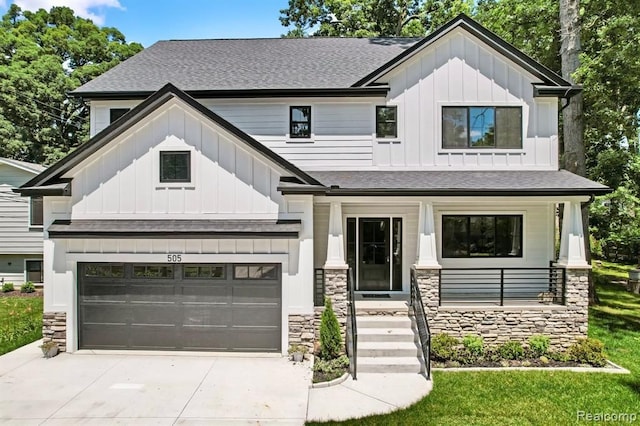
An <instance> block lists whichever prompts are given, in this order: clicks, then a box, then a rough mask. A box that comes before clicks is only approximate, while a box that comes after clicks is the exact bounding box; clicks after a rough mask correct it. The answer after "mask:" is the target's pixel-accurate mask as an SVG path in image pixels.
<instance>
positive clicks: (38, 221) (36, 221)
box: [29, 197, 44, 226]
mask: <svg viewBox="0 0 640 426" xmlns="http://www.w3.org/2000/svg"><path fill="white" fill-rule="evenodd" d="M43 223H44V222H43V214H42V197H31V200H30V208H29V225H31V226H42V225H43Z"/></svg>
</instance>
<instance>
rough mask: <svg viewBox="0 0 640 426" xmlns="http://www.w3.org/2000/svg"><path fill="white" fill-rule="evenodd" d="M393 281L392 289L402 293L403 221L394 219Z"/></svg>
mask: <svg viewBox="0 0 640 426" xmlns="http://www.w3.org/2000/svg"><path fill="white" fill-rule="evenodd" d="M392 250H393V280H392V286H391V289H392V290H395V291H402V219H400V218H398V217H395V218H393V243H392Z"/></svg>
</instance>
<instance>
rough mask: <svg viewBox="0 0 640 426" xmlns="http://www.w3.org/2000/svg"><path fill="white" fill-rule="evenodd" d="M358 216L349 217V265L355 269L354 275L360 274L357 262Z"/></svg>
mask: <svg viewBox="0 0 640 426" xmlns="http://www.w3.org/2000/svg"><path fill="white" fill-rule="evenodd" d="M356 244H357V237H356V218H354V217H349V218H347V265H349V267H350V268H351V269H352V270H353V276H354V277H357V276H358V266H357V262H356Z"/></svg>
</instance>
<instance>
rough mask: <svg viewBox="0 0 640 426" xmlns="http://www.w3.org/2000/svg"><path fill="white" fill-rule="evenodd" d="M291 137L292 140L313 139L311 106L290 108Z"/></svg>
mask: <svg viewBox="0 0 640 426" xmlns="http://www.w3.org/2000/svg"><path fill="white" fill-rule="evenodd" d="M289 135H290V137H292V138H310V137H311V107H310V106H292V107H290V108H289Z"/></svg>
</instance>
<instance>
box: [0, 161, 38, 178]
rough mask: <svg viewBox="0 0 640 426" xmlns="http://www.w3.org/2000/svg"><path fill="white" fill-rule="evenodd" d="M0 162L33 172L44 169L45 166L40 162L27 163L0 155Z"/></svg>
mask: <svg viewBox="0 0 640 426" xmlns="http://www.w3.org/2000/svg"><path fill="white" fill-rule="evenodd" d="M0 163H4V164H8V165H10V166H13V167H17V168H19V169H22V170H26V171H28V172H31V173H35V174H37V173H40V172H42V171H44V170H46V167H45V166H42V165H40V164H36V163H28V162H26V161H20V160H14V159H12V158H5V157H0Z"/></svg>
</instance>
